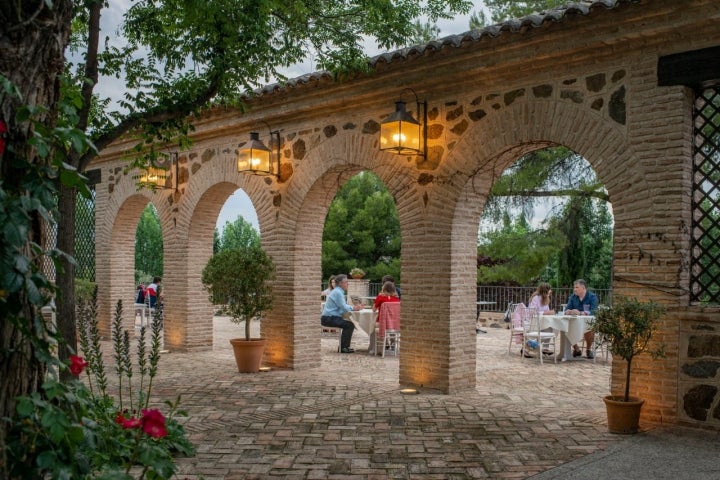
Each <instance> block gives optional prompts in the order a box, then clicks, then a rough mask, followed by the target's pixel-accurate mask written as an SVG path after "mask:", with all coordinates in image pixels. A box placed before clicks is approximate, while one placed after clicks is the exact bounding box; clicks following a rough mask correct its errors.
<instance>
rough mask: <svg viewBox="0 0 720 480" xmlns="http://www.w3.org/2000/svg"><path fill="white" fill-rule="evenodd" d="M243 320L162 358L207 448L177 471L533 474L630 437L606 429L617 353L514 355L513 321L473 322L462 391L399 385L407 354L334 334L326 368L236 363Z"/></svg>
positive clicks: (170, 389)
mask: <svg viewBox="0 0 720 480" xmlns="http://www.w3.org/2000/svg"><path fill="white" fill-rule="evenodd" d="M239 331H240V330H239V329H238V327H237V326H236V325H232V324H229V322H228V321H227V319H225V318H221V317H218V318H216V320H215V347H214V349H213V350H212V351H209V352H197V353H168V354H165V355H164V356H163V358H162V360H161V363H160V367H161V374H160V375H159V377H158V378H156V379H155V387H154V389H153V396H154V397H155V398H154V400H156V401H158V402H159V401H161V400H164V399H169V398H174V397H175V396H176V395H177V394H178V393H180V394H182V404H181V406H182V408H184V409H186V410H187V411H188V412H189V417H188V418H187V419H185V426H186V428H187V430H188V432H189V433H190V437H191V440H192V441H193V443H194V444H195V446H196V448H197V454H196V456H195V457H193V458H182V459H179V460H178V463H179V478H187V479H201V478H204V479H206V480H215V479H226V480H230V479H280V478H282V479H470V478H497V479H514V478H527V477H530V476H532V475H534V474H537V473H540V472H543V471H545V470H548V469H550V468H552V467H555V466H557V465H560V464H563V463H566V462H569V461H571V460H574V459H577V458H579V457H581V456H584V455H587V454H589V453H592V452H595V451H598V450H601V449H605V448H606V447H607V446H608V445H609V444H610V443H611V442H619V441H620V440H621V439H620V438H618V437H617V436H611V435H609V434H608V433H607V432H606V428H607V427H606V424H605V410H604V405H603V402H602V396H603V395H604V394H605V393H606V392H607V390H608V377H609V374H610V367H609V365H605V364H603V363H602V362H601V361H598V363H597V364H592V363H591V362H589V361H580V362H567V363H558V364H553V363H552V362H550V363H545V364H544V365H542V366H540V365H539V364H538V363H537V361H536V360H534V359H521V358H520V355H519V347H515V346H513V354H512V355H508V353H507V343H508V338H509V332H508V331H507V330H503V329H497V328H488V329H487V331H488V333H485V334H482V333H481V334H479V335H478V336H477V354H478V368H477V388H476V389H475V391H471V392H467V393H464V394H460V395H441V394H437V393H434V392H422V393H421V394H419V395H403V394H401V393H400V392H399V387H398V384H397V378H398V359H397V358H393V357H392V356H391V357H386V358H384V359H383V358H380V357H372V356H368V355H367V354H365V353H360V352H356V353H355V354H352V355H341V354H338V353H336V351H335V350H336V348H337V340H336V339H323V340H322V365H321V366H320V367H318V368H315V369H312V370H307V371H292V370H272V371H270V372H265V373H259V374H254V375H253V374H251V375H248V374H239V373H237V369H236V367H235V364H234V360H233V358H232V351H231V348H230V346H229V344H228V342H227V339H228V338H230V337H231V336H237V335H238V332H239ZM353 347H354V348H356V349H357V350H359V349H362V348H367V337H366V336H364V335H363V334H362V332H356V334H355V336H354V338H353Z"/></svg>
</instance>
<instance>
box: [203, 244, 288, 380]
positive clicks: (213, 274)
mask: <svg viewBox="0 0 720 480" xmlns="http://www.w3.org/2000/svg"><path fill="white" fill-rule="evenodd" d="M274 274H275V266H274V265H273V262H272V259H271V258H270V257H269V256H268V255H267V254H266V253H265V251H264V250H263V249H262V247H260V246H252V245H251V246H245V247H240V248H237V249H230V250H222V251H220V252H218V253H217V254H215V255H213V256H212V257H211V258H210V260H209V261H208V263H207V265H206V266H205V268H204V269H203V272H202V284H203V288H205V290H207V291H208V292H209V294H210V301H211V302H213V304H216V305H219V312H220V314H221V315H229V316H230V318H231V320H232V321H233V322H234V323H238V324H239V323H242V322H245V338H233V339H231V340H230V343H231V344H232V346H233V353H234V354H235V362H236V363H237V367H238V371H239V372H241V373H255V372H258V371H259V369H260V362H261V361H262V355H263V352H264V350H265V339H263V338H251V337H250V323H251V321H252V320H253V319H255V318H258V317H261V316H262V314H263V313H264V312H266V311H267V310H270V309H271V308H272V304H273V296H272V288H271V286H270V283H269V281H270V280H272V279H273V277H274Z"/></svg>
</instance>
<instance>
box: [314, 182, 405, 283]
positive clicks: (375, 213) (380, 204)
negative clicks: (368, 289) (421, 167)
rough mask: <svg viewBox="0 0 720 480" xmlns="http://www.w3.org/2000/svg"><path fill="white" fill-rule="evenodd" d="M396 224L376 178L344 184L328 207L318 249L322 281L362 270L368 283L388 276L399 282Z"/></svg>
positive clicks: (387, 195) (393, 208)
mask: <svg viewBox="0 0 720 480" xmlns="http://www.w3.org/2000/svg"><path fill="white" fill-rule="evenodd" d="M400 243H401V239H400V222H399V220H398V214H397V207H396V206H395V201H394V199H393V198H392V195H390V193H389V192H388V191H387V189H386V188H385V186H384V185H383V184H382V182H381V181H380V179H379V178H378V177H377V175H374V174H373V173H371V172H362V173H360V174H358V175H355V176H354V177H352V178H351V179H350V180H348V181H347V183H345V184H344V185H343V186H342V187H341V188H340V189H339V190H338V193H337V195H336V196H335V199H334V200H333V202H332V203H331V204H330V209H329V211H328V214H327V218H326V219H325V228H324V230H323V247H322V271H323V274H322V276H323V278H328V277H329V276H330V275H335V274H338V273H347V272H349V271H350V269H351V268H353V267H358V268H361V269H362V270H364V271H365V272H366V274H367V277H368V278H369V279H370V280H371V281H379V280H380V279H381V278H382V277H383V275H386V274H389V275H393V276H394V277H395V280H396V281H398V282H400V269H399V263H398V262H397V261H395V260H396V259H399V258H400Z"/></svg>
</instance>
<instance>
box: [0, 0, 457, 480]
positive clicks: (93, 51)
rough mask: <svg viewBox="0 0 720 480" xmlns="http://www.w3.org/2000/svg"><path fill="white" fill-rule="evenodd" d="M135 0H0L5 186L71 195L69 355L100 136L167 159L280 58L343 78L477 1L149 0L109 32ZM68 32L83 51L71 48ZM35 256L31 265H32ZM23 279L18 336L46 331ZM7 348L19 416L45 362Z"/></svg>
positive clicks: (66, 216)
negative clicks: (80, 193) (207, 115)
mask: <svg viewBox="0 0 720 480" xmlns="http://www.w3.org/2000/svg"><path fill="white" fill-rule="evenodd" d="M126 4H127V3H126V2H119V1H115V0H105V1H100V0H89V1H86V2H73V1H72V0H55V1H53V2H0V45H2V46H3V52H13V54H12V55H10V54H7V55H6V54H3V55H0V77H1V78H0V81H1V82H0V83H2V90H1V91H0V119H2V121H3V125H2V129H3V130H7V132H6V133H5V138H4V140H5V141H7V145H10V146H11V147H12V148H11V149H10V148H8V149H7V151H5V152H0V155H2V159H1V163H0V175H1V176H0V180H1V181H2V182H4V183H3V185H5V186H8V185H18V186H20V185H22V188H23V189H24V190H20V189H16V190H14V191H12V192H11V194H10V196H9V197H8V198H13V199H14V198H16V197H19V196H21V195H24V194H26V193H25V192H27V191H31V192H32V194H33V195H37V196H41V195H45V194H46V193H47V191H48V189H46V188H33V189H29V188H28V184H27V183H26V182H25V181H26V180H27V181H38V179H42V180H43V181H45V180H50V181H51V182H54V186H55V188H56V191H57V195H58V199H59V200H58V208H57V210H58V212H59V221H58V241H57V248H58V250H59V251H62V252H64V253H65V254H67V255H68V256H67V257H61V258H62V260H61V264H60V265H59V266H60V267H61V270H60V272H61V273H60V274H59V276H58V278H57V283H58V287H59V295H58V296H57V309H58V311H57V319H58V329H59V331H60V334H61V336H62V337H63V338H64V342H62V343H61V344H60V346H59V354H60V357H61V358H68V356H69V353H70V350H71V349H73V348H75V347H76V345H77V339H76V333H75V332H76V322H75V309H74V307H75V301H74V291H73V282H74V278H75V268H74V264H73V261H72V260H71V257H72V255H73V254H74V227H75V212H76V210H75V209H76V204H75V198H76V190H77V189H78V188H82V187H84V184H82V183H79V182H78V181H77V177H73V175H72V172H74V171H79V172H83V171H85V169H86V168H87V166H88V164H89V163H90V162H91V161H92V159H93V158H95V156H96V155H97V152H98V151H99V150H102V149H103V148H105V147H107V146H108V145H109V144H110V143H112V142H113V141H115V140H117V139H119V138H120V137H123V136H125V137H126V138H127V137H128V136H129V137H131V138H136V139H137V144H136V147H135V154H134V155H133V158H134V161H133V165H135V166H141V167H142V166H146V165H147V164H148V163H156V162H157V161H158V160H159V159H161V157H162V156H163V153H162V152H165V151H167V150H166V149H167V147H168V146H169V145H170V146H175V147H176V148H177V146H180V147H185V146H187V144H188V139H187V137H186V135H187V134H188V133H189V132H190V130H191V128H192V126H191V123H190V122H191V121H192V118H194V117H192V114H194V113H198V112H200V111H201V110H203V109H205V108H207V107H209V106H211V105H213V104H219V103H222V104H225V105H231V106H232V105H239V104H240V103H241V99H242V95H243V94H246V93H249V92H252V91H254V90H255V88H256V87H258V86H260V85H261V84H263V83H267V82H268V81H269V80H270V79H276V78H277V79H280V80H281V81H282V80H283V75H282V74H281V72H280V71H279V69H282V68H284V67H287V66H289V65H292V64H295V63H298V62H300V61H302V60H303V59H304V58H306V57H308V56H311V55H312V56H313V58H314V59H315V60H316V66H317V68H320V69H328V70H331V71H333V72H335V74H336V76H337V78H338V79H342V78H343V75H345V74H347V73H348V72H354V71H358V70H365V69H367V65H368V64H367V59H366V56H365V55H364V54H363V42H364V41H365V40H367V39H374V40H375V41H376V42H377V45H378V46H379V47H380V48H381V49H389V48H393V47H400V46H404V45H406V44H407V39H408V38H409V37H410V36H411V35H412V33H413V31H412V22H413V21H414V20H415V19H416V18H419V17H420V16H421V15H425V16H427V17H428V18H429V19H430V21H435V20H437V19H438V18H449V17H451V15H452V14H453V13H455V12H461V13H465V12H467V11H468V9H469V8H470V6H471V4H470V3H469V2H467V1H465V0H443V1H433V2H428V3H426V2H422V1H420V0H404V1H394V0H390V1H388V2H381V3H373V2H370V3H364V4H358V3H357V2H352V1H346V0H290V1H283V2H277V1H273V0H260V1H258V2H251V3H248V2H244V1H240V0H217V1H212V2H188V1H185V0H137V1H135V2H132V3H131V4H130V7H129V9H128V11H127V12H126V13H125V15H124V16H123V20H122V23H121V24H120V25H116V26H113V27H112V32H105V33H103V32H101V28H100V18H101V14H103V13H104V12H106V11H107V10H108V9H109V8H111V7H116V10H117V7H118V5H126ZM101 38H105V41H104V42H103V41H101ZM68 46H69V47H70V48H69V50H67V51H68V52H70V53H72V54H73V57H72V58H73V60H68V58H66V56H65V53H66V48H67V47H68ZM188 66H192V67H191V68H188ZM108 79H109V80H111V81H112V82H116V83H118V82H119V84H120V85H122V87H123V91H124V96H123V99H122V100H121V101H120V103H119V105H112V104H111V101H110V99H108V98H103V97H101V95H100V94H99V92H100V89H99V88H98V85H99V82H100V81H101V80H102V81H105V80H108ZM110 90H111V89H110V88H107V89H105V91H110ZM113 90H115V91H116V90H117V88H115V89H113ZM58 126H63V127H67V128H64V129H56V127H58ZM83 134H84V135H83ZM88 138H89V139H90V140H91V142H87V141H86V140H87V139H88ZM48 139H52V140H53V141H50V142H49V141H48ZM55 140H57V141H55ZM4 144H5V143H4V142H3V145H4ZM39 147H43V148H42V149H40V148H39ZM95 147H96V148H95ZM12 188H16V187H12ZM30 200H31V201H30V202H26V206H25V207H24V208H23V210H22V211H23V212H26V213H27V212H30V211H31V210H32V212H33V213H32V215H35V219H34V220H33V221H28V222H25V221H24V220H23V221H20V220H17V221H16V222H14V223H13V225H17V226H18V227H21V228H18V229H15V230H14V232H15V233H16V237H17V238H16V239H14V240H13V241H12V242H7V243H3V244H2V248H3V252H2V254H3V255H7V258H8V259H15V258H16V257H17V258H19V257H21V256H22V257H23V258H28V257H27V256H23V255H21V254H19V253H18V252H19V250H18V249H17V246H18V245H20V244H21V245H25V246H27V245H29V243H30V242H32V241H34V240H37V239H39V238H40V223H39V221H38V218H37V217H38V216H39V215H40V213H39V208H38V207H39V206H40V205H41V204H43V202H42V200H44V197H43V199H39V198H38V197H35V196H33V197H31V198H30ZM35 200H39V202H38V203H33V202H34V201H35ZM11 203H12V202H11ZM28 205H30V206H28ZM43 205H44V204H43ZM32 215H31V214H28V215H27V218H29V219H30V218H31V216H32ZM24 222H25V223H24ZM15 240H17V241H15ZM0 257H2V256H0ZM3 258H4V257H3ZM8 264H9V265H11V266H14V267H11V271H13V272H14V271H16V270H13V268H14V269H17V268H18V265H19V263H18V262H13V261H10V262H9V263H8ZM22 265H25V263H22ZM23 268H24V267H23ZM29 270H30V269H24V270H23V271H22V272H19V273H18V276H19V277H22V278H23V279H27V278H29V277H30V274H29V273H27V272H29ZM9 277H10V276H8V278H9ZM13 278H15V277H13ZM23 285H24V286H23V287H22V289H21V288H20V287H18V286H17V282H16V283H13V284H11V285H3V287H6V286H7V287H10V288H11V289H12V290H6V289H5V288H3V289H2V290H3V292H8V291H11V292H12V294H16V293H17V298H16V299H14V300H13V302H15V301H17V305H18V306H17V308H14V310H13V315H16V316H17V318H18V321H17V322H8V323H7V330H3V338H5V339H14V340H13V342H16V343H18V344H23V343H24V342H28V341H29V336H30V337H32V336H33V335H35V334H33V333H31V332H23V331H21V329H20V325H22V323H23V322H22V319H25V324H27V325H29V324H30V323H31V320H32V319H33V318H34V315H33V309H34V308H35V305H36V304H37V302H41V299H40V298H39V296H37V295H35V294H30V295H29V294H28V291H29V290H28V288H30V287H29V285H30V284H29V283H27V282H25V283H23ZM33 285H34V284H33ZM20 290H22V291H20ZM3 294H4V295H8V294H7V293H3ZM13 304H15V303H13ZM35 336H36V335H35ZM7 349H9V350H12V351H14V352H15V355H17V356H18V358H15V361H13V362H12V364H9V365H4V366H3V367H4V368H6V369H7V370H6V371H3V377H2V378H3V379H4V380H5V379H18V378H26V380H25V381H22V382H13V384H12V386H11V388H7V389H5V390H4V391H3V395H2V396H0V417H3V418H5V417H9V416H12V413H13V407H14V403H13V402H12V399H13V398H15V396H17V395H20V394H23V393H32V392H33V391H35V390H36V388H37V386H38V382H37V380H38V379H40V380H41V379H42V376H43V373H44V372H43V367H42V361H41V359H39V358H36V357H35V355H34V353H35V352H34V350H33V349H31V348H27V349H23V348H21V345H17V344H12V345H8V346H7ZM3 361H5V360H3ZM2 383H3V384H7V383H9V382H8V381H3V382H2ZM5 428H6V423H5V422H0V451H2V452H4V451H5V448H4V443H3V439H4V433H5V431H6V430H5ZM2 464H3V463H2V462H0V465H2ZM0 468H1V467H0ZM0 473H1V472H0Z"/></svg>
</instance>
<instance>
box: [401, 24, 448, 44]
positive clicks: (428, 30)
mask: <svg viewBox="0 0 720 480" xmlns="http://www.w3.org/2000/svg"><path fill="white" fill-rule="evenodd" d="M413 30H414V32H413V35H412V37H411V38H410V43H409V44H408V45H409V46H412V45H422V44H425V43H428V42H430V41H432V40H437V38H438V37H439V36H440V27H438V26H437V24H435V23H430V22H425V23H422V22H420V20H416V21H415V23H413Z"/></svg>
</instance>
